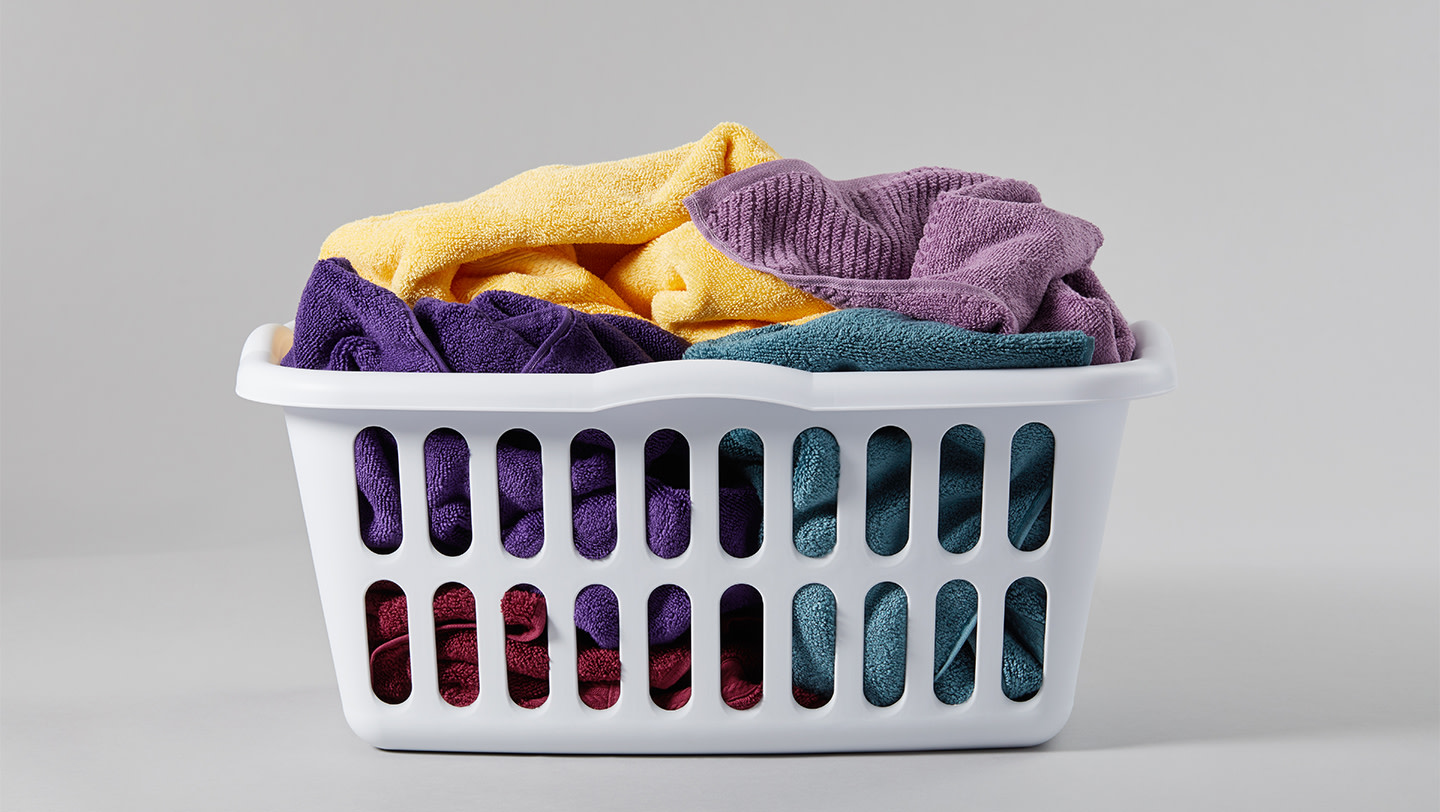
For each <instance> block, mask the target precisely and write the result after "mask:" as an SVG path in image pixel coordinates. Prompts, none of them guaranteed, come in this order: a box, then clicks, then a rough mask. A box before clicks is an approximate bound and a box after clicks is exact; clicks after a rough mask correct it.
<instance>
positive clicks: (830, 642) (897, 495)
mask: <svg viewBox="0 0 1440 812" xmlns="http://www.w3.org/2000/svg"><path fill="white" fill-rule="evenodd" d="M877 325H878V326H880V327H881V328H882V329H884V330H885V335H886V337H887V340H886V342H885V343H886V344H888V345H889V346H887V347H886V348H884V349H877V348H876V347H874V346H873V345H871V344H870V343H869V342H867V341H866V340H865V339H864V337H865V336H867V335H870V334H871V333H870V331H871V330H872V329H875V328H876V326H877ZM947 333H948V334H949V335H947ZM792 336H793V337H794V339H795V342H796V344H797V345H798V346H799V347H801V348H802V349H804V350H808V349H809V348H811V347H814V348H815V349H816V352H814V353H813V354H811V353H809V352H806V351H796V352H791V351H790V350H789V349H787V347H786V344H787V339H788V338H790V337H792ZM822 346H823V349H822ZM932 348H933V352H932ZM1090 348H1091V339H1090V338H1089V337H1088V336H1085V335H1082V334H1078V333H1073V332H1069V333H1058V334H1046V333H1031V334H1023V335H1013V336H1004V335H992V334H976V333H973V332H970V331H966V330H963V329H960V328H957V327H953V326H949V325H943V324H935V323H930V322H923V321H917V320H912V319H909V318H906V317H903V316H894V315H893V314H887V313H886V312H885V311H877V310H864V309H857V310H842V311H838V312H836V313H832V314H828V315H825V316H822V317H820V318H818V319H815V320H813V321H811V322H809V323H807V324H803V325H796V326H775V327H765V328H760V329H757V330H751V331H748V332H745V333H737V334H735V335H732V336H727V337H724V338H721V339H717V340H713V341H707V342H701V343H699V344H696V345H694V346H692V347H691V348H690V349H689V350H686V353H685V357H686V358H696V357H699V358H712V359H728V360H738V361H754V362H762V363H777V364H783V365H785V366H792V367H795V368H798V369H806V370H809V371H812V372H813V371H836V370H844V371H851V370H861V371H880V370H894V369H902V370H904V369H910V370H913V369H935V368H937V366H938V365H941V364H951V365H953V366H951V367H949V368H953V369H989V368H1000V367H1005V366H1012V365H1014V364H1015V362H1016V359H1017V358H1019V359H1023V360H1024V363H1025V364H1026V365H1029V366H1084V365H1085V364H1086V363H1088V362H1089V360H1090V358H1089V353H1090ZM1001 453H1003V452H1001ZM1010 453H1011V468H1010V470H1011V481H1010V488H1009V528H1008V529H1009V533H1010V538H1011V543H1012V544H1014V545H1015V546H1016V547H1017V548H1019V549H1021V550H1026V551H1029V550H1035V549H1038V548H1039V547H1040V546H1041V545H1043V544H1044V543H1045V541H1046V540H1047V539H1048V538H1049V536H1050V502H1051V499H1050V495H1051V485H1052V483H1053V477H1054V456H1055V435H1054V434H1053V433H1052V432H1051V431H1050V430H1049V429H1048V428H1046V427H1045V426H1043V425H1041V424H1038V423H1030V424H1027V425H1025V426H1022V427H1021V428H1020V429H1019V430H1017V431H1016V432H1015V434H1014V436H1013V437H1012V438H1011V442H1010ZM793 454H794V474H793V480H792V493H793V499H794V519H793V526H794V543H795V547H796V549H797V550H799V551H800V553H801V554H803V555H806V556H809V557H821V556H824V555H827V554H829V553H830V552H831V550H833V549H834V547H835V541H836V524H835V514H836V510H835V509H836V499H837V492H838V487H839V482H840V453H839V446H838V444H837V443H836V441H835V438H834V437H833V436H832V435H831V434H830V432H828V431H826V430H825V429H821V428H812V429H807V430H806V431H804V432H801V433H800V435H799V436H798V437H797V438H796V441H795V447H794V450H793ZM984 459H985V438H984V436H983V435H982V434H981V433H980V431H979V430H977V429H976V428H975V427H973V426H964V425H962V426H956V427H954V428H952V429H951V430H950V431H948V432H946V433H945V435H944V437H943V438H942V440H941V449H940V522H939V527H938V528H937V529H938V531H939V535H940V544H941V546H942V547H944V549H946V550H947V551H949V552H952V553H962V552H966V551H968V550H970V549H971V548H973V547H974V546H975V544H976V543H977V542H978V541H979V539H980V505H981V493H982V485H983V479H984ZM720 460H721V466H722V470H730V471H732V472H734V474H733V475H736V476H738V477H739V478H741V479H745V480H748V481H749V482H750V483H751V485H752V486H753V487H754V489H755V491H756V493H764V488H763V468H764V465H763V462H764V449H763V447H762V444H761V440H760V437H759V436H758V435H757V434H755V433H754V432H752V431H748V430H739V431H732V432H730V433H729V434H727V435H726V436H725V437H724V438H723V439H722V441H721V444H720ZM722 479H723V478H722ZM866 497H867V498H866V511H865V537H866V542H867V544H868V545H869V546H870V549H871V550H873V551H874V552H876V553H877V554H880V555H894V554H895V553H898V552H899V551H900V550H901V549H902V548H903V547H904V545H905V544H906V542H907V540H908V538H909V535H910V532H909V531H910V528H909V515H910V438H909V436H907V435H906V434H905V432H904V431H902V430H900V429H898V428H895V427H885V428H882V429H880V430H879V431H877V432H876V433H875V434H874V435H872V436H871V438H870V441H869V444H868V447H867V453H866ZM1022 583H1023V582H1022ZM1034 583H1035V586H1037V587H1038V586H1039V582H1034ZM882 587H883V588H882ZM1017 588H1019V589H1020V590H1021V597H1022V598H1026V599H1028V600H1029V602H1028V603H1026V602H1024V601H1022V604H1023V605H1025V606H1029V607H1030V610H1029V614H1025V613H1024V612H1021V614H1018V615H1017V620H1016V621H1015V624H1018V625H1016V628H1017V629H1018V628H1019V627H1020V626H1021V625H1024V624H1025V623H1027V622H1028V624H1029V625H1028V626H1025V628H1026V629H1027V630H1028V631H1027V634H1028V636H1027V637H1026V638H1025V640H1026V641H1027V642H1021V641H1020V640H1019V639H1018V638H1017V639H1016V640H1010V638H1011V637H1014V636H1015V634H1014V633H1013V632H1012V630H1011V626H1012V625H1014V624H1012V623H1011V622H1010V619H1009V614H1008V613H1007V624H1006V628H1007V632H1006V634H1007V640H1009V642H1007V644H1006V646H1005V653H1004V657H1005V662H1004V663H1003V664H1002V668H1003V674H1004V677H1003V680H1004V688H1005V691H1006V694H1007V696H1011V697H1012V698H1021V697H1024V696H1030V695H1033V694H1034V692H1035V691H1036V690H1038V686H1039V683H1038V681H1037V680H1038V678H1039V675H1040V668H1039V665H1038V662H1039V656H1040V654H1043V650H1044V649H1043V640H1044V615H1043V607H1044V599H1043V587H1039V588H1040V589H1041V595H1042V597H1041V598H1040V600H1039V606H1040V615H1039V622H1038V627H1037V625H1036V623H1035V621H1034V612H1033V608H1034V607H1033V605H1032V604H1033V603H1034V600H1033V595H1032V594H1031V593H1030V592H1027V591H1026V590H1027V589H1029V587H1021V586H1017ZM957 600H958V598H957ZM962 604H963V601H962ZM906 605H907V604H906V597H905V595H904V592H903V591H902V590H900V588H899V587H897V586H895V585H893V584H889V585H885V584H882V585H879V586H877V587H876V589H874V590H872V591H871V593H870V594H869V595H868V596H867V597H866V621H865V627H866V637H865V640H866V643H865V652H866V654H865V656H866V668H865V682H864V689H865V696H866V698H867V699H868V700H870V701H871V702H872V703H875V704H878V705H888V704H893V703H894V702H895V701H896V700H897V699H898V698H899V696H900V694H901V693H902V692H903V690H904V661H905V657H904V634H903V630H904V628H905V622H904V618H905V611H906V610H905V607H906ZM792 611H793V615H792V624H793V627H794V633H793V634H794V640H795V644H794V646H793V648H792V652H791V654H792V662H791V672H792V679H793V683H794V685H795V686H796V687H797V688H798V689H800V690H801V691H803V692H805V693H806V694H807V695H808V696H809V697H811V700H810V701H815V702H818V703H819V704H824V702H825V701H826V698H827V697H828V696H829V695H830V694H831V693H832V692H833V690H834V682H833V667H834V651H835V649H834V646H835V642H834V641H835V625H834V624H835V599H834V596H833V595H831V594H830V592H829V590H828V589H824V588H823V587H821V588H805V589H801V590H799V591H798V592H797V593H796V596H795V599H794V604H793V610H792ZM975 616H976V615H975V605H974V602H973V600H972V601H971V602H970V603H969V604H968V608H967V606H965V605H962V606H961V607H960V608H959V609H955V610H954V611H951V612H949V613H948V614H947V613H944V612H942V613H941V618H940V622H941V623H943V624H944V625H942V626H940V627H939V631H938V632H937V636H936V639H937V646H938V645H940V642H939V641H941V640H944V641H946V646H947V648H946V653H947V657H946V660H951V664H950V667H947V668H945V669H942V670H939V671H937V673H936V675H935V677H936V685H937V687H936V691H937V695H939V696H941V697H942V698H944V697H946V696H950V697H955V696H959V695H961V694H964V695H965V696H968V695H969V694H968V692H969V691H970V690H973V687H974V669H973V667H971V668H970V669H969V670H968V671H966V670H965V669H964V668H963V666H964V663H965V662H966V661H964V660H961V661H960V665H961V666H962V667H961V668H959V669H956V668H955V667H954V666H955V663H954V662H953V658H951V657H950V656H949V655H950V653H951V650H953V649H956V647H957V646H958V647H959V648H961V649H963V648H964V646H965V644H966V641H967V640H970V638H971V632H970V631H966V628H967V624H973V621H974V618H975ZM1025 618H1029V620H1028V621H1026V620H1024V619H1025ZM1037 629H1038V631H1037ZM897 630H898V631H897ZM972 631H973V628H972ZM1037 634H1038V636H1036V635H1037ZM969 646H970V649H969V651H970V655H969V656H970V657H971V661H970V662H972V663H973V657H974V653H973V652H974V643H973V641H971V642H970V643H969ZM957 656H958V655H957ZM941 662H943V661H941ZM797 700H798V701H802V704H804V701H805V700H800V694H798V693H797ZM962 701H963V700H962Z"/></svg>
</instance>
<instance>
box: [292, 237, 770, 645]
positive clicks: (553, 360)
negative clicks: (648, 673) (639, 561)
mask: <svg viewBox="0 0 1440 812" xmlns="http://www.w3.org/2000/svg"><path fill="white" fill-rule="evenodd" d="M687 346H688V344H687V343H686V342H685V341H684V340H683V339H681V338H679V337H677V336H675V335H672V334H671V333H668V332H666V331H665V330H662V329H661V328H659V327H656V326H655V325H653V324H650V323H648V322H645V321H642V320H640V319H631V318H625V317H623V316H610V315H592V314H587V313H581V312H578V311H575V310H572V309H570V308H567V307H563V306H561V305H557V304H553V303H550V302H546V301H543V300H541V299H535V298H532V297H529V296H523V295H521V294H518V293H510V292H506V291H489V292H486V293H482V294H480V295H479V296H477V297H475V299H473V300H472V301H471V302H469V303H468V304H457V303H453V302H440V301H437V300H434V299H421V300H420V301H419V302H417V303H416V305H415V309H414V310H413V311H412V310H411V309H410V308H408V307H406V306H405V303H404V302H403V301H401V300H400V298H399V297H397V296H396V295H395V294H393V293H391V292H390V291H389V290H387V289H385V288H383V287H380V286H379V285H375V284H373V283H371V282H368V281H366V280H365V279H363V278H361V277H360V276H359V275H358V274H357V273H355V271H354V269H353V268H352V267H351V265H350V263H349V262H347V261H346V260H344V259H340V258H334V259H326V260H321V261H320V262H318V263H316V265H315V267H314V269H313V270H312V272H311V275H310V279H309V281H308V282H307V283H306V286H305V291H304V293H303V294H302V295H301V299H300V307H299V309H298V312H297V313H296V317H295V329H294V345H293V346H292V348H291V350H290V352H288V353H287V354H286V355H285V357H284V358H283V359H282V360H281V362H280V363H281V364H282V365H283V366H291V367H301V368H306V369H329V370H350V371H365V372H450V371H453V372H549V373H588V372H599V371H602V370H606V369H614V368H615V367H620V366H630V365H632V364H638V363H647V362H651V361H670V360H677V359H679V358H680V357H681V355H682V353H683V352H684V351H685V349H686V347H687ZM570 452H571V476H570V479H571V487H572V497H571V501H572V510H573V514H574V531H575V533H574V535H575V543H576V548H577V550H578V551H579V552H580V554H581V555H583V556H585V557H587V558H592V559H598V558H604V557H605V556H607V555H609V554H610V552H611V550H613V549H614V547H615V543H616V532H615V462H614V446H613V444H612V443H611V441H610V438H609V437H607V436H606V435H605V434H603V433H602V432H599V431H582V432H580V433H579V434H578V435H576V437H575V438H574V440H573V442H572V444H571V448H570ZM469 455H470V450H469V448H468V446H467V445H466V442H465V439H464V437H462V436H461V435H460V434H459V433H458V432H456V431H453V430H451V429H440V430H437V431H435V432H433V433H432V434H431V435H430V436H429V437H427V438H426V441H425V444H424V456H425V480H426V481H425V491H426V500H427V503H428V508H429V510H428V513H429V520H430V521H429V524H430V535H431V541H432V543H433V544H434V545H435V547H436V549H438V550H440V551H441V552H442V553H445V554H447V555H459V554H460V553H463V552H464V551H465V550H466V549H468V548H469V546H470V541H471V536H472V527H471V514H470V482H469V479H470V471H469V459H470V456H469ZM496 457H497V469H498V473H499V485H500V525H501V527H500V530H501V540H502V543H503V545H504V546H505V549H506V550H507V551H509V552H510V553H511V554H513V555H516V556H519V557H530V556H533V555H535V554H536V553H537V552H539V550H540V547H541V544H542V543H543V539H544V515H543V511H542V496H541V494H542V490H541V476H540V473H541V466H540V448H539V443H538V442H537V441H536V440H535V438H534V437H533V436H532V435H530V434H529V433H528V432H523V431H512V432H507V433H506V434H505V435H502V437H501V438H500V441H499V443H498V444H497V447H496ZM355 459H356V485H357V490H358V493H359V497H360V499H359V502H360V535H361V539H362V540H363V541H364V543H365V544H366V546H368V547H369V548H370V549H372V550H375V551H376V552H380V553H388V552H392V551H394V550H395V549H397V548H398V547H399V545H400V540H401V523H400V490H399V474H398V471H399V466H398V460H397V455H396V446H395V440H394V438H393V437H392V436H391V435H390V434H389V433H388V432H386V431H384V430H383V429H379V428H369V429H365V430H364V431H362V432H360V434H359V435H357V436H356V438H355ZM645 459H646V477H645V493H646V513H647V519H648V521H647V541H648V543H649V546H650V548H651V550H653V551H654V552H655V554H656V555H659V556H661V557H664V558H673V557H675V556H678V555H680V554H681V553H683V552H684V551H685V549H686V548H687V547H688V545H689V539H690V522H689V517H690V495H689V491H688V488H689V470H688V448H687V446H686V444H685V442H684V439H683V438H682V437H681V436H680V435H679V434H677V433H676V432H673V431H660V432H656V434H655V435H654V436H652V437H651V438H650V440H649V442H647V443H646V447H645ZM720 498H721V527H720V537H721V544H722V545H723V546H724V548H725V549H726V550H727V551H728V552H730V553H731V554H732V555H737V556H744V555H748V554H750V553H753V552H754V551H755V549H756V547H757V545H758V526H759V516H760V510H761V508H760V501H759V498H758V497H757V496H756V495H755V493H754V491H753V490H751V489H749V488H748V487H727V488H722V489H721V494H720ZM605 592H606V591H605V590H585V591H582V593H581V594H580V595H579V596H577V599H576V604H575V622H576V625H577V626H579V627H580V628H581V629H582V630H584V631H586V632H587V633H589V634H591V636H592V637H594V638H595V640H596V642H597V643H599V644H600V645H601V646H603V647H610V648H613V647H614V646H615V644H618V638H617V637H616V632H614V631H613V630H614V629H615V628H616V620H615V612H616V607H615V605H614V596H613V595H610V596H608V599H607V597H606V595H605ZM677 592H678V594H677ZM654 601H658V603H657V608H659V609H660V610H661V611H659V612H658V614H657V613H652V614H656V617H657V621H656V622H654V623H652V624H651V635H650V636H651V640H652V642H654V643H657V644H658V643H668V642H672V641H673V640H675V639H676V638H678V637H679V636H680V635H681V634H683V633H684V632H685V631H686V630H688V629H689V624H690V604H689V598H688V596H686V595H685V593H684V591H683V590H679V589H678V587H671V588H669V589H666V588H664V587H662V588H661V590H657V596H656V597H652V602H654ZM612 640H613V641H614V642H611V641H612ZM607 643H611V644H610V645H609V646H607V645H606V644H607Z"/></svg>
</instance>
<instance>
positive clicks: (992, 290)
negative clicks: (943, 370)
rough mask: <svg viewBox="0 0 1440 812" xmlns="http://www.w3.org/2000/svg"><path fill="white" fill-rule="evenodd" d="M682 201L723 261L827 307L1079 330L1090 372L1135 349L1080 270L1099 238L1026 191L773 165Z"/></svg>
mask: <svg viewBox="0 0 1440 812" xmlns="http://www.w3.org/2000/svg"><path fill="white" fill-rule="evenodd" d="M685 203H686V205H687V206H688V207H689V209H690V214H691V217H692V219H693V220H694V222H695V225H696V227H697V228H698V229H699V230H700V233H702V234H703V235H704V236H705V239H707V240H709V241H710V243H711V244H712V245H714V246H715V247H716V248H718V249H720V250H721V251H722V252H724V253H725V255H726V256H728V257H730V258H731V259H733V260H735V261H736V262H738V263H740V264H742V265H745V266H747V267H750V268H755V269H757V270H763V271H768V272H770V273H773V274H775V275H776V276H777V277H779V278H780V279H783V280H785V281H787V282H789V283H791V284H792V285H795V286H796V287H799V288H801V289H802V290H806V291H809V292H810V293H813V294H815V295H816V296H818V297H820V298H822V299H824V300H825V301H827V302H830V303H831V304H833V305H836V306H837V307H884V308H888V309H891V310H896V311H899V312H901V313H905V314H906V315H909V316H913V317H915V318H918V319H928V320H932V321H941V322H945V323H947V324H953V325H956V326H958V327H965V328H968V329H972V330H978V331H982V332H995V333H1020V332H1054V331H1064V330H1080V331H1082V332H1084V333H1086V334H1087V335H1089V336H1091V337H1092V338H1094V339H1095V350H1094V363H1097V364H1109V363H1115V362H1117V361H1128V360H1130V357H1131V355H1132V353H1133V352H1134V349H1135V338H1134V336H1133V335H1132V334H1131V332H1130V327H1129V325H1128V324H1127V323H1126V322H1125V319H1124V318H1123V317H1122V316H1121V315H1120V311H1119V309H1118V308H1117V307H1116V306H1115V303H1114V302H1113V301H1112V300H1111V299H1110V296H1109V295H1108V294H1107V293H1106V292H1105V289H1104V288H1103V287H1102V286H1101V285H1100V280H1099V278H1098V277H1096V276H1095V273H1094V271H1092V270H1091V269H1090V264H1091V263H1092V262H1093V261H1094V258H1095V252H1096V251H1098V250H1099V248H1100V244H1101V242H1102V237H1101V234H1100V230H1099V229H1097V228H1096V227H1095V226H1094V225H1092V224H1090V223H1088V222H1086V221H1084V220H1081V219H1079V218H1077V217H1072V216H1070V215H1068V214H1063V213H1061V212H1058V211H1055V210H1054V209H1051V208H1049V207H1047V206H1045V205H1043V204H1042V203H1041V202H1040V193H1039V192H1038V191H1036V189H1035V187H1033V186H1031V185H1030V184H1028V183H1023V182H1021V181H1015V180H1004V179H1000V178H994V177H990V176H988V175H981V174H976V173H972V172H960V171H958V170H953V169H940V168H933V167H927V168H921V169H913V170H910V171H908V172H900V173H895V174H890V175H875V176H871V177H865V178H856V179H854V180H845V181H833V180H830V179H828V178H826V177H824V176H823V175H821V174H820V172H819V171H818V170H816V169H815V167H813V166H811V165H809V164H807V163H805V162H804V161H796V160H776V161H770V162H768V163H765V164H761V165H758V166H755V167H751V168H749V169H746V170H743V171H740V172H737V173H735V174H732V175H729V176H727V177H724V178H721V179H719V180H717V181H716V182H714V183H712V184H710V185H709V186H707V187H705V188H704V189H701V190H700V191H698V192H696V193H695V194H693V195H691V196H690V197H689V198H687V199H686V201H685Z"/></svg>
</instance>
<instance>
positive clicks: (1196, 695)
mask: <svg viewBox="0 0 1440 812" xmlns="http://www.w3.org/2000/svg"><path fill="white" fill-rule="evenodd" d="M1103 570H1104V568H1103V567H1102V573H1101V578H1100V581H1099V583H1098V584H1097V586H1096V592H1095V598H1094V604H1093V607H1092V610H1091V615H1090V623H1089V633H1088V636H1087V640H1086V643H1085V653H1084V662H1083V663H1082V665H1081V668H1080V682H1079V685H1078V688H1077V694H1076V701H1075V710H1074V713H1073V714H1072V716H1071V719H1070V722H1069V724H1068V725H1067V726H1066V728H1065V729H1064V730H1063V731H1061V733H1060V734H1059V735H1058V736H1057V737H1056V738H1055V739H1053V740H1052V741H1051V742H1049V743H1048V744H1046V745H1042V748H1043V749H1046V750H1095V749H1108V748H1117V747H1129V746H1137V745H1148V744H1163V743H1171V742H1187V741H1205V740H1233V739H1259V738H1274V737H1286V736H1293V735H1297V734H1298V735H1304V734H1317V733H1336V732H1341V731H1347V730H1356V729H1370V730H1375V729H1395V728H1407V729H1417V728H1418V729H1426V728H1433V727H1434V725H1435V724H1436V721H1437V713H1436V707H1437V704H1440V703H1437V701H1436V700H1437V694H1440V688H1437V685H1440V679H1437V670H1440V669H1437V661H1436V648H1437V646H1436V644H1435V641H1436V640H1437V638H1440V632H1437V626H1440V623H1437V613H1436V610H1435V603H1436V598H1435V594H1434V589H1433V587H1429V586H1427V583H1428V582H1427V581H1425V580H1424V579H1419V578H1410V579H1404V578H1400V577H1398V576H1395V577H1381V576H1380V575H1379V574H1376V573H1371V574H1368V575H1361V574H1356V575H1352V576H1346V575H1341V574H1334V573H1327V574H1325V575H1323V576H1321V577H1317V576H1316V575H1314V574H1312V573H1293V572H1292V573H1284V574H1271V575H1268V576H1267V575H1265V574H1263V573H1253V572H1225V573H1223V574H1217V575H1215V577H1214V578H1213V580H1208V581H1207V580H1204V579H1201V578H1197V577H1195V576H1193V575H1192V576H1188V577H1187V579H1186V580H1180V581H1178V582H1177V581H1175V580H1173V578H1174V574H1173V573H1157V575H1156V577H1154V578H1153V579H1148V580H1146V579H1141V578H1139V577H1137V576H1135V575H1126V576H1123V577H1110V578H1107V577H1106V576H1105V574H1104V572H1103ZM1407 585H1409V586H1408V588H1407Z"/></svg>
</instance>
